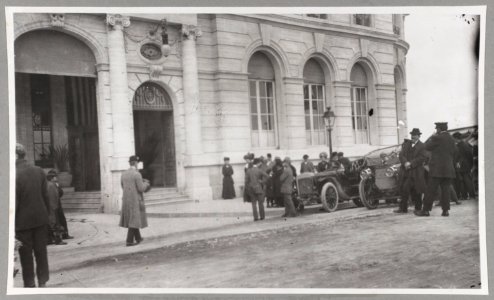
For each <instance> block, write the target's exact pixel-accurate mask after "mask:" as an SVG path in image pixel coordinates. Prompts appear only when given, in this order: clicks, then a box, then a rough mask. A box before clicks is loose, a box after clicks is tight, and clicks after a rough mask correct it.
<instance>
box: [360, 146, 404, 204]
mask: <svg viewBox="0 0 494 300" xmlns="http://www.w3.org/2000/svg"><path fill="white" fill-rule="evenodd" d="M400 150H401V145H396V146H390V147H386V148H381V149H378V150H375V151H372V152H370V153H368V154H367V155H365V156H364V158H363V160H364V162H363V164H362V169H361V171H360V178H361V180H360V184H359V194H360V199H361V200H362V203H363V204H364V205H365V206H366V207H367V208H369V209H374V208H377V206H378V205H379V200H386V201H387V202H389V201H396V199H397V198H398V197H399V192H400V191H399V170H400V159H399V154H400Z"/></svg>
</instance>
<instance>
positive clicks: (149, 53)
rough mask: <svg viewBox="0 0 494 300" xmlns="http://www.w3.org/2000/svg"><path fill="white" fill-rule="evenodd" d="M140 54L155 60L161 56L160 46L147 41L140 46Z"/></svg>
mask: <svg viewBox="0 0 494 300" xmlns="http://www.w3.org/2000/svg"><path fill="white" fill-rule="evenodd" d="M141 55H142V56H144V57H145V58H147V59H149V60H157V59H160V58H161V49H160V46H158V45H156V44H153V43H147V44H144V45H142V46H141Z"/></svg>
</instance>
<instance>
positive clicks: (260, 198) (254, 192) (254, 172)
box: [245, 158, 268, 221]
mask: <svg viewBox="0 0 494 300" xmlns="http://www.w3.org/2000/svg"><path fill="white" fill-rule="evenodd" d="M261 163H262V162H261V160H260V159H259V158H254V160H253V164H252V168H250V169H248V170H247V173H246V174H245V189H246V191H247V192H248V193H249V198H250V200H251V203H252V214H253V215H254V221H258V220H259V215H258V214H257V206H259V214H260V217H261V218H260V219H261V220H264V189H263V185H264V184H265V183H266V181H267V179H268V174H267V173H266V172H264V171H263V170H261V169H260V168H259V167H260V165H261Z"/></svg>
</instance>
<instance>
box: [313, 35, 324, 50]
mask: <svg viewBox="0 0 494 300" xmlns="http://www.w3.org/2000/svg"><path fill="white" fill-rule="evenodd" d="M325 38H326V35H325V34H324V33H317V32H314V44H315V46H316V51H317V52H322V49H323V48H324V39H325Z"/></svg>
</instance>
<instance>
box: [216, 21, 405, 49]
mask: <svg viewBox="0 0 494 300" xmlns="http://www.w3.org/2000/svg"><path fill="white" fill-rule="evenodd" d="M217 16H220V17H221V18H224V19H233V20H238V19H243V20H247V19H255V20H260V21H264V22H267V23H271V24H273V25H276V26H279V27H292V28H295V29H297V30H301V29H302V30H305V31H308V32H321V33H325V34H333V35H338V36H344V37H353V38H367V39H371V40H375V41H380V42H385V43H392V44H397V46H398V47H401V48H403V49H405V50H408V48H409V47H410V46H409V44H408V43H407V42H405V41H404V40H402V39H400V36H398V35H396V34H394V33H390V32H387V31H384V30H378V29H375V28H370V29H368V28H366V27H364V26H358V27H357V26H354V25H350V24H348V25H346V24H341V23H336V22H330V21H328V22H321V21H319V20H318V19H315V20H308V19H299V18H296V17H293V16H288V15H272V14H263V15H261V14H259V15H257V14H245V15H240V14H238V15H237V14H217Z"/></svg>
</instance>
